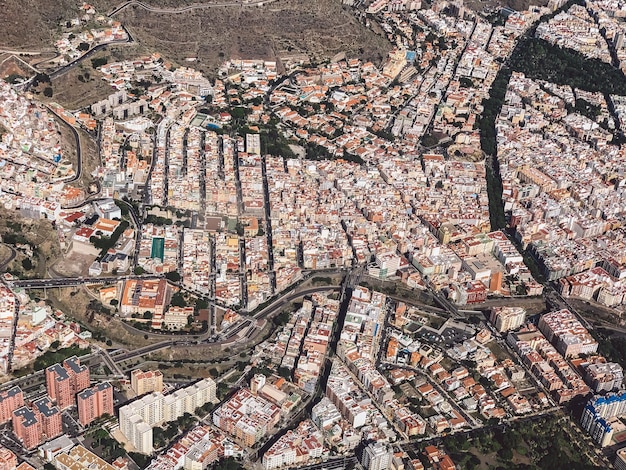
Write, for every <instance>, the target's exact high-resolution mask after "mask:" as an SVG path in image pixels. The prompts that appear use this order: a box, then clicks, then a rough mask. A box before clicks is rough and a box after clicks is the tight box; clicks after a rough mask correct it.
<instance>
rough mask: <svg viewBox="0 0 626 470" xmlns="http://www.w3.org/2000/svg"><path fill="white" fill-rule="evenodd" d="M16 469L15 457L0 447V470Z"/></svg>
mask: <svg viewBox="0 0 626 470" xmlns="http://www.w3.org/2000/svg"><path fill="white" fill-rule="evenodd" d="M16 467H17V457H16V456H15V454H14V453H13V452H11V451H10V450H9V449H7V448H5V447H0V470H13V469H14V468H16Z"/></svg>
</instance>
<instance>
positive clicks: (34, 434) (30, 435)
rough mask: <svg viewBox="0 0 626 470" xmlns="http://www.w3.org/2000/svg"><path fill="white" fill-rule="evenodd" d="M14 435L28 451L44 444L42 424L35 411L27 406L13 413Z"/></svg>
mask: <svg viewBox="0 0 626 470" xmlns="http://www.w3.org/2000/svg"><path fill="white" fill-rule="evenodd" d="M13 433H14V434H15V436H16V437H17V438H18V439H19V440H20V441H21V442H22V445H23V446H24V447H25V448H26V449H33V448H35V447H37V446H38V445H40V444H41V443H42V442H43V435H42V432H41V423H39V420H37V416H36V415H35V413H34V412H33V410H31V409H30V408H28V407H26V406H23V407H21V408H18V409H17V410H15V411H14V412H13Z"/></svg>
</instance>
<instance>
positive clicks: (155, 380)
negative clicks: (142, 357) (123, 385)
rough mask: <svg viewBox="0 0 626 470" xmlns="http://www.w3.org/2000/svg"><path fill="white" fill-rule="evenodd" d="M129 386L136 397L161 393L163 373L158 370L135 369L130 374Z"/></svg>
mask: <svg viewBox="0 0 626 470" xmlns="http://www.w3.org/2000/svg"><path fill="white" fill-rule="evenodd" d="M130 386H131V388H132V389H133V391H134V392H135V393H136V394H137V396H141V395H145V394H146V393H152V392H162V391H163V373H162V372H161V371H160V370H148V371H146V372H144V371H142V370H141V369H135V370H133V371H132V372H131V373H130Z"/></svg>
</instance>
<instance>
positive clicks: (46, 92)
mask: <svg viewBox="0 0 626 470" xmlns="http://www.w3.org/2000/svg"><path fill="white" fill-rule="evenodd" d="M52 95H53V91H52V87H49V86H47V87H46V88H44V89H43V96H45V97H46V98H52Z"/></svg>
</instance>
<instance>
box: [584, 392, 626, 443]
mask: <svg viewBox="0 0 626 470" xmlns="http://www.w3.org/2000/svg"><path fill="white" fill-rule="evenodd" d="M624 415H626V392H621V393H619V394H615V393H610V394H608V395H605V396H594V397H593V398H591V399H590V400H589V401H588V402H587V406H585V408H584V410H583V414H582V416H581V418H580V425H581V427H582V428H583V429H584V430H585V431H587V432H588V433H589V435H590V436H591V437H592V438H593V440H594V441H596V442H597V443H598V444H600V445H601V446H602V447H605V446H607V445H609V443H610V442H611V439H612V438H613V432H614V427H613V426H612V422H613V420H614V419H615V418H617V417H620V416H624Z"/></svg>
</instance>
